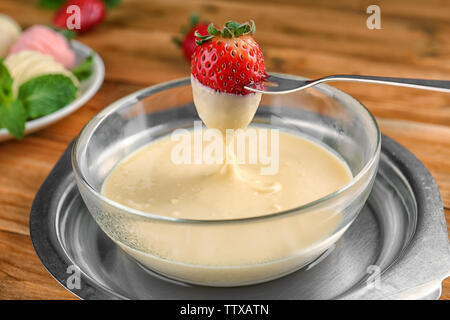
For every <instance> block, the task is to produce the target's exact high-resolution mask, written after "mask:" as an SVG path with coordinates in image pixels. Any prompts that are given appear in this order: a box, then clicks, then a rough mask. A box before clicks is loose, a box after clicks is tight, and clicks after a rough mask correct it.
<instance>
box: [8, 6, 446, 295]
mask: <svg viewBox="0 0 450 320" xmlns="http://www.w3.org/2000/svg"><path fill="white" fill-rule="evenodd" d="M255 3H256V2H255ZM370 4H377V5H379V6H380V8H381V23H382V29H381V30H369V29H368V28H367V27H366V19H367V17H368V14H366V13H365V11H366V8H367V6H368V5H370ZM191 11H196V12H199V13H200V14H201V17H202V18H204V19H208V20H212V21H214V22H216V23H217V24H222V23H224V22H225V21H227V20H228V19H230V18H233V19H235V20H238V21H244V20H248V19H254V20H255V22H256V25H257V34H256V38H257V40H258V41H259V43H260V45H261V47H262V48H263V51H264V54H265V56H266V66H267V69H268V70H271V71H279V72H285V73H292V74H299V75H304V76H306V77H318V76H322V75H326V74H339V73H354V74H371V75H380V76H394V77H395V76H398V77H423V78H432V79H450V36H449V35H450V18H449V13H450V2H449V1H446V0H442V1H439V0H432V1H423V0H399V1H392V0H389V1H387V0H385V1H377V0H370V1H355V0H344V1H343V0H341V1H328V0H314V1H312V0H310V1H296V0H290V1H289V0H285V1H273V0H259V1H257V5H256V4H252V3H251V1H243V0H239V1H237V0H236V1H211V0H210V1H182V0H154V1H138V0H124V1H123V4H122V5H121V6H120V7H118V8H116V9H114V10H112V11H110V12H109V15H108V18H107V20H106V22H105V23H104V24H103V25H101V26H100V27H99V28H97V29H96V30H95V31H93V32H91V33H89V34H86V35H83V36H80V37H79V38H78V40H80V41H82V42H83V43H85V44H87V45H89V46H91V47H92V48H93V49H94V50H96V51H97V52H98V53H99V54H100V55H101V56H102V57H103V59H104V62H105V65H106V78H105V82H104V84H103V87H102V88H101V89H100V91H99V92H98V93H97V94H96V95H95V97H94V98H93V99H92V100H91V101H89V102H88V103H87V104H86V105H85V106H84V107H83V108H81V109H80V110H78V111H77V112H75V113H74V114H72V115H70V116H69V117H67V118H65V119H64V120H62V121H60V122H58V123H56V124H54V125H52V126H50V127H48V128H47V129H44V130H42V131H40V132H38V133H35V134H32V135H30V136H27V137H26V138H25V139H23V140H22V141H10V142H5V143H1V144H0V299H74V298H75V297H74V296H73V295H72V294H71V293H69V292H68V291H66V290H65V289H64V288H63V287H62V286H60V285H59V284H58V283H57V282H56V281H55V280H54V279H53V278H52V277H51V276H50V275H49V274H48V273H47V271H46V270H45V269H44V267H43V266H42V264H41V263H40V261H39V260H38V258H37V256H36V254H35V252H34V250H33V247H32V244H31V240H30V234H29V230H28V217H29V211H30V207H31V204H32V201H33V198H34V196H35V194H36V192H37V190H38V188H39V186H40V185H41V183H42V182H43V181H44V179H45V178H46V176H47V174H48V173H49V171H50V170H51V169H52V167H53V165H54V164H55V162H56V161H57V160H58V158H59V157H60V155H61V154H62V152H63V151H64V149H65V148H66V147H67V145H68V144H69V142H70V141H72V139H74V138H75V137H76V135H77V134H78V132H79V131H80V129H81V128H82V127H83V125H84V124H85V123H86V122H87V121H88V120H89V119H90V118H91V117H92V116H94V115H95V114H96V113H97V112H99V111H100V110H102V109H103V108H104V107H106V106H107V105H109V104H110V103H111V102H113V101H114V100H116V99H118V98H120V97H122V96H124V95H127V94H129V93H131V92H133V91H136V90H138V89H141V88H143V87H146V86H150V85H153V84H155V83H159V82H162V81H167V80H172V79H175V78H179V77H185V76H187V75H188V74H189V66H188V65H187V64H186V62H185V61H184V60H183V59H182V57H181V54H180V52H179V51H178V49H177V48H176V47H175V46H174V45H173V44H172V42H171V37H172V36H173V35H175V34H176V33H177V32H178V30H179V28H180V26H181V25H182V24H184V23H185V22H186V21H187V17H188V15H189V13H190V12H191ZM0 12H3V13H6V14H8V15H10V16H12V17H14V18H15V19H16V20H18V21H19V23H20V24H21V25H22V27H24V28H26V27H28V26H30V25H32V24H37V23H40V24H49V23H50V21H51V16H52V12H51V11H46V10H42V9H39V8H38V7H37V4H36V1H16V0H1V1H0ZM336 86H337V87H339V88H341V89H343V90H345V91H347V92H348V93H350V94H351V95H353V96H355V97H356V98H358V99H359V100H360V101H362V102H363V103H364V104H365V105H366V106H367V107H368V108H369V109H370V110H371V111H372V112H373V113H374V114H375V116H376V117H377V119H378V122H379V124H380V126H381V128H382V131H383V133H385V134H387V135H388V136H390V137H392V138H394V139H395V140H397V141H398V142H400V143H401V144H403V145H404V146H406V147H407V148H408V149H410V150H411V151H412V152H413V153H414V154H415V155H416V156H417V157H418V158H419V159H420V160H421V161H423V162H424V163H425V165H426V166H427V167H428V169H429V170H430V171H431V173H432V175H433V176H434V178H435V179H436V181H437V183H438V185H439V187H440V190H441V194H442V198H443V200H444V206H445V212H446V217H447V224H448V225H449V224H450V95H449V94H444V93H437V92H427V91H419V90H414V89H406V88H398V87H387V86H379V85H367V84H356V83H346V84H344V83H339V84H336ZM442 299H450V278H449V279H447V280H446V281H444V287H443V292H442Z"/></svg>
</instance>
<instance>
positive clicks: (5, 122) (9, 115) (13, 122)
mask: <svg viewBox="0 0 450 320" xmlns="http://www.w3.org/2000/svg"><path fill="white" fill-rule="evenodd" d="M26 121H27V112H26V111H25V108H24V106H23V104H22V102H21V101H19V100H14V101H12V102H9V103H1V104H0V125H1V126H2V127H5V128H6V129H8V131H9V133H10V134H11V135H12V136H14V137H15V138H17V139H22V137H23V134H24V133H25V122H26Z"/></svg>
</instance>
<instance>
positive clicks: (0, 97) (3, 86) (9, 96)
mask: <svg viewBox="0 0 450 320" xmlns="http://www.w3.org/2000/svg"><path fill="white" fill-rule="evenodd" d="M12 83H13V79H12V77H11V75H10V74H9V71H8V68H6V66H5V65H4V63H3V59H1V58H0V104H1V103H2V102H5V103H6V102H11V101H12V100H13V99H14V97H13V91H12Z"/></svg>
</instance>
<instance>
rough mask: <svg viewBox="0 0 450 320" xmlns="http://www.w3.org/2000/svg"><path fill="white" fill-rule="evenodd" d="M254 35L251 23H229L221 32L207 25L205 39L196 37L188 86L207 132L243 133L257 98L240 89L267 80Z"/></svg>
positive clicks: (256, 94) (254, 109) (262, 58)
mask: <svg viewBox="0 0 450 320" xmlns="http://www.w3.org/2000/svg"><path fill="white" fill-rule="evenodd" d="M254 32H255V24H254V22H253V21H252V22H251V23H248V22H246V23H242V24H239V23H237V22H234V21H229V22H227V23H226V24H225V26H224V28H223V29H221V30H220V29H217V28H216V27H214V25H213V24H210V25H209V26H208V34H207V35H201V34H199V33H197V34H196V36H197V48H196V49H195V51H194V54H193V55H192V58H191V85H192V91H193V97H194V104H195V106H196V108H197V112H198V114H199V116H200V118H201V119H202V120H203V122H204V123H205V125H206V126H207V127H209V128H214V129H219V130H221V131H225V130H226V129H243V128H245V127H247V125H248V124H249V123H250V122H251V120H252V119H253V116H254V115H255V112H256V110H257V109H258V106H259V102H260V101H261V94H258V93H252V92H250V91H248V90H246V89H245V88H244V87H245V86H246V85H248V84H250V83H259V82H261V81H263V80H264V79H265V77H266V76H267V75H266V72H265V66H264V56H263V53H262V50H261V48H260V47H259V45H258V43H257V42H256V41H255V39H254V38H253V34H254Z"/></svg>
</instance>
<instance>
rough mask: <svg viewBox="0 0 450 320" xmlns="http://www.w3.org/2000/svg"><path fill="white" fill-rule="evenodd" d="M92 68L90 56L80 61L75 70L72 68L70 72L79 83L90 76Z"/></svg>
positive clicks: (92, 58)
mask: <svg viewBox="0 0 450 320" xmlns="http://www.w3.org/2000/svg"><path fill="white" fill-rule="evenodd" d="M93 66H94V57H93V56H92V55H90V56H89V57H87V58H86V59H84V60H83V61H81V63H80V64H79V65H77V66H76V67H75V68H73V69H72V70H71V71H72V73H73V74H74V76H75V77H77V78H78V80H79V81H80V82H81V81H83V80H85V79H87V78H89V77H90V76H91V75H92V72H93Z"/></svg>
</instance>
